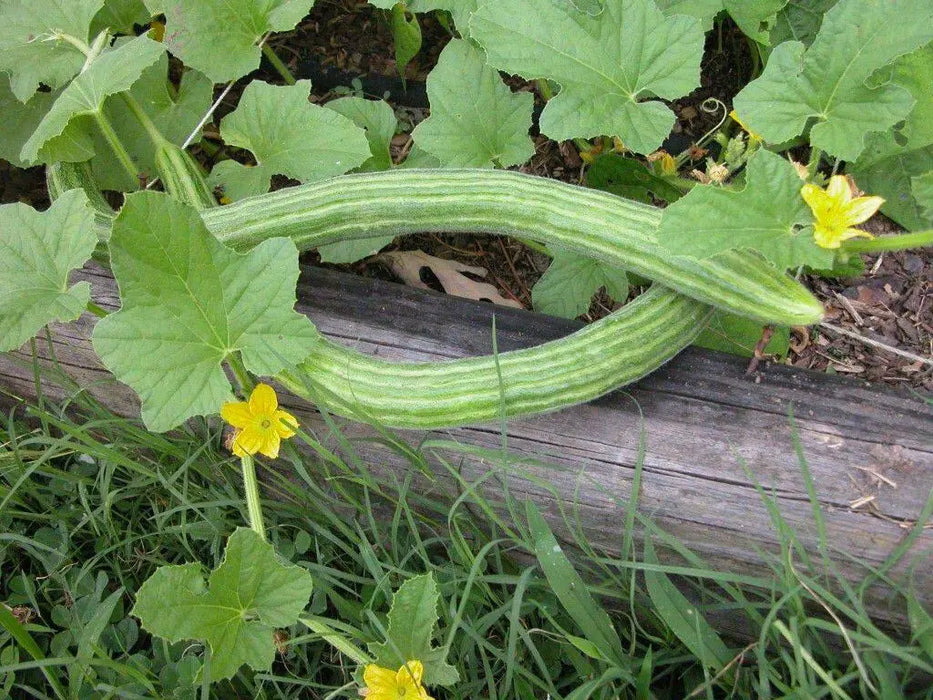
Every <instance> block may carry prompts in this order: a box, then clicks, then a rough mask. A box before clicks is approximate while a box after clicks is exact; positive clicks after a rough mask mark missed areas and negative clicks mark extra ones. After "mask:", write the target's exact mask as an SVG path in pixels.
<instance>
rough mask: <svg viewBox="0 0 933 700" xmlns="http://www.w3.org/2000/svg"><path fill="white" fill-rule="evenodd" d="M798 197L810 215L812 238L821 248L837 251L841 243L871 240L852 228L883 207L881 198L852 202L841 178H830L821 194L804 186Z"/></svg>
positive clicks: (861, 198)
mask: <svg viewBox="0 0 933 700" xmlns="http://www.w3.org/2000/svg"><path fill="white" fill-rule="evenodd" d="M800 196H801V197H803V199H804V201H805V202H806V203H807V205H808V206H809V207H810V209H811V210H812V212H813V219H814V222H813V238H814V240H815V241H816V243H817V245H819V246H821V247H823V248H838V247H839V245H840V243H841V242H842V241H844V240H847V239H849V238H855V237H856V236H863V237H867V238H871V237H872V235H871V234H870V233H868V232H867V231H860V230H859V229H856V228H852V227H853V226H854V225H855V224H860V223H862V222H863V221H866V220H867V219H869V218H871V216H872V215H873V214H874V213H875V212H876V211H878V208H879V207H880V206H881V205H882V204H883V203H884V200H883V199H882V198H881V197H856V198H854V199H853V198H852V188H851V186H850V185H849V181H848V179H847V178H846V177H845V176H843V175H833V176H832V177H831V178H830V179H829V183H828V184H827V185H826V189H825V190H823V189H820V188H819V187H817V186H816V185H812V184H807V185H804V186H803V187H802V188H801V189H800Z"/></svg>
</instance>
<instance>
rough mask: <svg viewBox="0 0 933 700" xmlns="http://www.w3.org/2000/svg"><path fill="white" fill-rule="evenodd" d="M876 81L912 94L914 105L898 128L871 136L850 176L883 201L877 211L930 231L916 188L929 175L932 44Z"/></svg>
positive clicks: (931, 217)
mask: <svg viewBox="0 0 933 700" xmlns="http://www.w3.org/2000/svg"><path fill="white" fill-rule="evenodd" d="M880 77H881V79H883V80H890V81H891V82H892V84H894V85H898V86H900V87H902V88H904V89H905V90H907V91H908V92H910V94H911V95H912V96H913V97H914V99H916V104H914V107H913V109H912V110H911V111H910V114H908V115H907V118H906V119H905V120H904V122H903V123H902V124H899V125H898V126H897V128H896V129H893V130H889V131H885V132H883V133H879V134H872V135H871V136H870V137H869V139H868V145H867V146H866V148H865V150H864V151H863V152H862V154H861V155H860V156H859V158H858V160H857V161H855V162H854V163H853V164H852V165H851V167H850V168H849V172H850V173H851V174H852V175H853V176H854V177H855V180H856V182H857V183H858V186H859V187H860V188H861V189H863V190H865V191H866V192H868V193H869V194H876V195H880V196H882V197H884V198H885V203H884V205H882V207H881V211H883V212H884V213H885V214H887V215H888V216H890V217H891V218H892V219H894V220H895V221H897V222H898V223H899V224H901V225H902V226H904V227H906V228H908V229H911V230H919V229H924V228H929V227H930V226H933V214H930V213H928V212H927V213H925V211H924V207H923V205H922V204H921V202H920V199H921V197H922V196H923V194H924V192H923V190H922V188H921V189H918V187H917V185H918V184H920V183H922V182H923V181H924V178H927V179H929V178H930V177H931V176H933V89H931V85H933V44H928V45H927V46H925V47H924V48H922V49H919V50H918V51H914V52H913V53H910V54H908V55H906V56H901V58H899V59H898V60H897V61H895V63H894V65H893V66H892V67H891V72H890V75H883V76H880Z"/></svg>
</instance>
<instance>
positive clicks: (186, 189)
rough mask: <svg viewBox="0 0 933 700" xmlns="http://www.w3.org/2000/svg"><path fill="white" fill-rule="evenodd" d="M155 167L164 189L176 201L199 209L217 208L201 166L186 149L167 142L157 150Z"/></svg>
mask: <svg viewBox="0 0 933 700" xmlns="http://www.w3.org/2000/svg"><path fill="white" fill-rule="evenodd" d="M155 166H156V172H158V173H159V179H160V180H161V181H162V188H163V189H164V190H165V191H166V192H168V193H169V194H170V195H172V196H173V197H175V199H177V200H179V201H181V202H185V203H186V204H190V205H191V206H193V207H196V208H198V209H207V208H209V207H216V206H217V200H216V199H214V193H213V192H211V188H210V187H209V186H208V184H207V181H206V180H205V179H204V173H203V172H201V166H200V165H198V163H197V162H196V161H195V160H194V158H192V157H191V156H190V155H189V154H188V152H187V151H185V150H184V149H182V148H179V147H178V146H176V145H175V144H173V143H169V142H168V141H165V142H164V143H162V144H161V145H160V146H159V147H158V148H157V149H156V154H155Z"/></svg>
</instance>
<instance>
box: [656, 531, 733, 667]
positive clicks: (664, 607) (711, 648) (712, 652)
mask: <svg viewBox="0 0 933 700" xmlns="http://www.w3.org/2000/svg"><path fill="white" fill-rule="evenodd" d="M645 563H646V564H648V565H649V566H657V564H658V558H657V556H656V555H655V553H654V546H653V545H652V544H651V540H650V539H648V538H645ZM644 573H645V586H646V587H647V589H648V596H649V597H650V598H651V602H652V603H654V608H655V611H656V612H657V613H658V616H659V617H660V618H661V619H662V620H663V621H664V624H666V625H667V626H668V627H669V628H670V630H671V632H673V633H674V634H675V635H676V636H677V638H678V639H679V640H680V641H681V642H683V644H684V646H685V647H687V649H689V650H690V653H691V654H693V655H694V656H695V657H696V658H697V659H699V660H700V662H701V663H702V664H703V665H704V666H706V667H707V668H712V669H714V670H716V671H719V670H720V669H722V668H723V667H724V666H725V665H726V664H728V663H729V662H730V661H731V660H732V656H733V655H732V653H731V652H730V651H729V649H728V647H726V645H725V644H724V643H723V641H722V640H721V639H720V638H719V635H718V634H716V631H715V630H714V629H713V628H712V627H711V626H710V624H709V623H708V622H707V621H706V619H705V618H704V617H703V616H702V615H701V614H700V611H699V610H697V609H696V607H695V606H694V605H693V604H692V603H691V602H690V601H689V600H687V599H686V598H685V597H684V595H683V593H681V592H680V591H678V590H677V587H676V586H674V584H673V583H671V580H670V579H669V578H668V577H667V575H666V574H665V573H664V572H662V571H656V570H654V569H651V568H646V569H645V572H644Z"/></svg>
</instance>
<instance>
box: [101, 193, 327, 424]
mask: <svg viewBox="0 0 933 700" xmlns="http://www.w3.org/2000/svg"><path fill="white" fill-rule="evenodd" d="M110 260H111V266H112V268H113V273H114V276H115V277H116V280H117V284H118V285H119V287H120V297H121V298H122V300H123V307H122V308H121V309H120V311H118V312H117V313H115V314H110V315H109V316H107V317H106V318H104V319H101V320H100V321H99V322H98V323H97V327H96V328H95V329H94V336H93V343H94V349H95V350H96V351H97V354H98V355H99V356H100V358H101V359H102V360H103V362H104V364H105V365H106V367H107V368H108V369H110V371H112V372H113V373H114V375H116V377H117V379H119V380H120V381H122V382H124V383H126V384H128V385H129V386H131V387H132V388H133V389H134V390H135V391H136V393H138V394H139V396H140V398H141V399H142V415H143V420H144V421H145V423H146V426H147V427H148V428H149V429H150V430H153V431H156V432H161V431H165V430H169V429H171V428H173V427H175V426H177V425H179V424H180V423H182V422H183V421H185V420H187V419H188V418H190V417H191V416H196V415H207V414H212V413H216V412H217V411H218V410H219V409H220V405H221V403H223V402H224V401H227V400H229V398H230V383H229V381H228V380H227V377H226V375H225V374H224V371H223V369H222V368H221V362H222V361H223V360H224V359H226V358H227V357H228V356H229V355H230V354H231V353H234V352H239V353H240V354H241V356H242V358H243V361H244V363H245V364H246V366H247V368H248V369H249V370H250V371H251V372H253V373H255V374H258V375H271V374H275V373H276V372H278V371H279V370H281V369H282V368H283V367H285V366H287V365H290V364H294V363H296V362H299V361H301V360H302V359H303V358H304V357H306V356H307V354H308V353H309V351H310V348H311V347H312V345H313V343H314V342H315V339H316V338H317V332H316V331H315V329H314V327H313V326H312V325H311V323H310V322H309V321H308V319H307V318H305V317H304V316H302V315H301V314H299V313H297V312H295V311H294V310H292V309H293V307H294V305H295V284H296V283H297V280H298V252H297V249H296V248H295V244H294V243H292V242H291V241H290V240H289V239H286V238H273V239H270V240H267V241H265V242H263V243H262V244H261V245H259V246H257V247H256V248H254V249H252V250H251V251H250V252H249V253H247V254H245V255H239V254H237V253H235V252H233V251H232V250H230V249H229V248H227V247H225V246H224V245H223V244H222V243H220V242H219V241H218V240H217V239H216V238H214V236H212V235H211V234H210V232H209V231H208V230H207V228H206V227H205V226H204V224H203V223H202V222H201V218H200V216H199V215H198V212H197V210H195V209H194V208H193V207H189V206H187V205H185V204H182V203H181V202H178V201H177V200H175V199H174V198H172V197H170V196H168V195H166V194H163V193H159V192H137V193H134V194H131V195H128V196H127V198H126V203H125V204H124V205H123V209H122V210H121V211H120V214H119V215H118V216H117V218H116V220H115V221H114V225H113V233H112V234H111V238H110Z"/></svg>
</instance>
